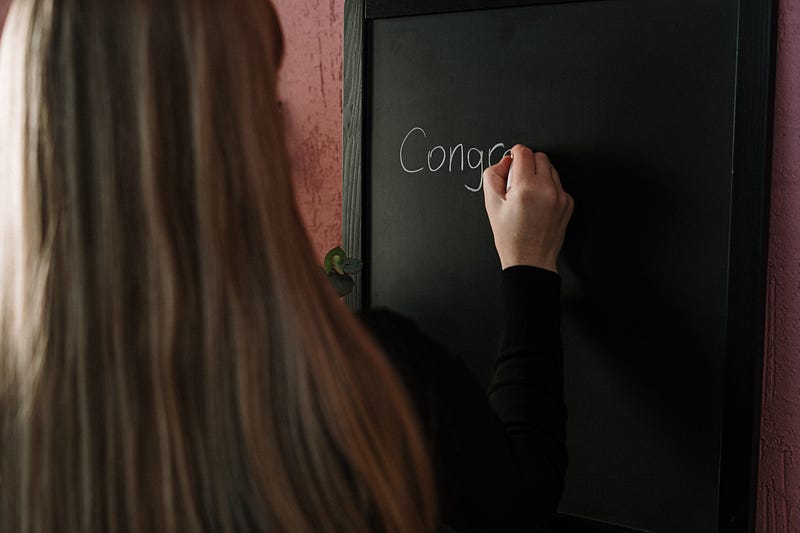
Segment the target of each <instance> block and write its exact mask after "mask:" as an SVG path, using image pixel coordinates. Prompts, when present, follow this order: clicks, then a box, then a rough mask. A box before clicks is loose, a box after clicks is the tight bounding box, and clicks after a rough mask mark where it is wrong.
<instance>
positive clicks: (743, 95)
mask: <svg viewBox="0 0 800 533" xmlns="http://www.w3.org/2000/svg"><path fill="white" fill-rule="evenodd" d="M574 1H581V0H547V1H542V0H539V1H537V0H493V1H492V0H346V2H345V20H344V38H345V43H344V53H345V57H344V110H343V113H344V116H343V134H344V154H343V189H342V204H343V221H342V223H343V224H342V225H343V227H342V233H343V237H342V239H343V245H344V248H345V250H347V251H348V253H349V254H351V255H353V256H356V257H362V258H365V259H366V264H367V268H369V257H370V250H369V242H368V240H366V239H365V238H364V235H365V233H364V232H365V230H367V229H368V228H369V223H370V222H369V220H368V219H367V217H366V215H367V213H368V210H366V209H364V205H363V202H364V199H365V198H369V194H370V191H369V181H368V180H365V179H364V169H365V168H368V164H369V160H368V157H369V153H370V146H369V135H368V134H367V133H368V131H367V129H366V127H367V126H368V125H369V120H370V117H369V116H368V115H367V113H368V112H367V110H368V109H369V106H368V105H365V103H366V102H365V95H368V94H369V83H370V77H369V72H367V71H366V70H365V69H366V66H367V65H369V64H370V58H369V57H368V46H367V45H366V44H367V43H368V42H369V38H370V31H371V24H370V21H372V20H374V19H377V18H385V17H397V16H409V15H423V14H430V13H446V12H456V11H467V10H475V9H492V8H501V7H513V6H524V5H535V4H553V3H564V2H574ZM589 1H605V0H589ZM776 4H777V3H776V2H775V0H739V1H738V6H739V20H738V44H737V67H736V68H737V75H736V87H735V117H736V118H735V124H734V143H733V159H732V175H731V188H732V193H731V229H730V235H729V246H730V252H729V263H728V264H729V285H728V306H727V341H726V356H725V376H724V399H723V402H724V403H723V410H722V421H721V426H722V437H721V442H720V478H719V483H718V491H719V492H718V495H719V499H718V502H719V504H718V531H719V532H720V533H723V532H724V533H745V532H749V531H753V530H754V529H755V510H756V479H757V467H758V448H759V431H760V413H761V380H762V366H763V349H764V320H765V306H766V255H767V254H766V252H767V242H768V225H767V224H768V218H769V181H770V179H769V178H770V175H771V155H772V114H773V93H774V71H775V69H774V58H775V38H776V29H775V25H776V19H777V16H776ZM365 274H367V273H365ZM359 278H360V279H359V280H358V281H357V283H356V287H355V290H354V291H353V293H352V294H351V295H349V296H348V297H347V299H346V302H347V305H348V306H349V307H350V308H352V309H360V308H362V307H366V306H369V287H368V283H369V282H368V279H369V276H368V275H363V276H359ZM558 530H559V531H563V532H578V531H580V532H590V531H591V532H600V531H617V532H622V531H631V530H626V529H623V528H618V527H615V526H609V525H607V524H602V523H600V522H592V521H587V520H583V519H578V518H575V517H569V516H562V517H561V524H560V526H559V529H558Z"/></svg>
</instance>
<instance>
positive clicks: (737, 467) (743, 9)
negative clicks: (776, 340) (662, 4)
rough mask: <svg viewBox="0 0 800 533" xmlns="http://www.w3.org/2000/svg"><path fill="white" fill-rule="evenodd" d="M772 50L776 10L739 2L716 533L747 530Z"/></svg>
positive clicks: (757, 424) (769, 4)
mask: <svg viewBox="0 0 800 533" xmlns="http://www.w3.org/2000/svg"><path fill="white" fill-rule="evenodd" d="M776 42H777V2H776V1H775V0H766V1H763V2H762V1H760V0H740V2H739V36H738V43H737V60H736V61H737V79H736V104H735V105H736V109H735V114H736V115H735V116H736V119H735V125H734V146H733V161H732V163H733V165H732V166H733V168H732V174H733V179H732V190H731V229H730V231H731V239H730V255H729V277H728V280H729V285H728V322H727V335H728V338H727V349H726V361H725V366H726V368H725V376H724V379H725V382H724V389H723V390H724V392H723V413H722V436H721V447H720V470H719V471H720V480H719V484H718V487H719V501H718V508H719V517H718V528H717V529H718V531H719V532H720V533H746V532H750V531H754V530H755V520H756V506H757V502H756V499H757V491H758V485H757V479H758V458H759V444H760V430H761V392H762V379H763V359H764V334H765V320H766V291H767V247H768V242H769V196H770V180H771V171H772V133H773V132H772V127H773V115H774V88H775V56H776ZM754 222H755V223H754Z"/></svg>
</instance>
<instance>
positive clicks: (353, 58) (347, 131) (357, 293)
mask: <svg viewBox="0 0 800 533" xmlns="http://www.w3.org/2000/svg"><path fill="white" fill-rule="evenodd" d="M364 8H365V5H364V0H345V4H344V49H343V50H344V65H343V67H344V80H343V91H342V98H343V106H342V109H343V116H342V123H343V131H342V135H343V138H342V152H343V153H342V246H343V247H344V249H345V251H346V252H347V253H348V255H350V256H352V257H358V258H360V259H362V260H363V261H364V262H365V267H364V271H363V272H361V273H360V274H359V275H358V276H356V280H355V282H356V284H355V287H354V288H353V292H352V293H350V294H349V295H347V296H345V304H346V305H347V306H348V307H349V308H350V309H352V310H353V311H359V310H361V309H362V308H363V307H364V301H363V298H364V297H365V295H366V294H367V291H366V290H365V287H364V285H365V278H366V277H367V276H368V275H369V272H370V268H369V264H368V263H367V256H366V255H365V253H364V252H365V249H364V242H365V241H364V239H363V235H362V231H363V228H364V225H363V224H362V220H363V215H364V209H363V196H362V194H363V185H364V181H363V175H362V173H363V169H364V164H363V158H364V151H363V145H364V115H363V112H364V92H363V90H364V75H363V73H364V63H365V61H364V59H365V58H364V51H365V46H364V45H365V43H364V26H365V24H364V21H365V18H364Z"/></svg>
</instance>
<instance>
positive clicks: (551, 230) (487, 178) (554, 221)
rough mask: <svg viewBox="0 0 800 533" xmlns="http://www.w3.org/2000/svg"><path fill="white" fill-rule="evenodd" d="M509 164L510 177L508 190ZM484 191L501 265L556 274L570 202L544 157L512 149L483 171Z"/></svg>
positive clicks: (571, 206)
mask: <svg viewBox="0 0 800 533" xmlns="http://www.w3.org/2000/svg"><path fill="white" fill-rule="evenodd" d="M512 161H513V163H514V172H513V177H512V180H511V183H510V186H509V188H508V190H506V183H507V180H508V173H509V170H510V169H511V163H512ZM483 191H484V197H485V200H486V213H487V214H488V215H489V223H490V224H491V226H492V232H493V233H494V244H495V246H496V247H497V253H498V255H499V256H500V264H501V265H502V267H503V268H504V269H505V268H508V267H511V266H515V265H531V266H536V267H540V268H545V269H547V270H552V271H553V272H557V267H556V260H557V259H558V253H559V252H560V251H561V245H562V244H563V243H564V233H565V232H566V229H567V223H568V222H569V218H570V216H572V209H573V205H574V204H573V201H572V197H571V196H570V195H569V194H567V193H566V192H565V191H564V189H563V188H562V187H561V180H560V178H559V176H558V172H557V171H556V169H555V168H554V167H553V165H552V164H551V163H550V160H549V159H548V158H547V155H545V154H544V153H542V152H536V153H534V152H533V151H532V150H531V149H530V148H528V147H526V146H522V145H519V144H518V145H516V146H514V148H512V149H511V156H510V157H509V156H506V157H504V158H503V159H502V160H501V161H500V162H499V163H497V164H496V165H493V166H491V167H489V168H487V169H486V170H485V171H484V173H483Z"/></svg>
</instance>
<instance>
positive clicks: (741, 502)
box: [344, 0, 773, 532]
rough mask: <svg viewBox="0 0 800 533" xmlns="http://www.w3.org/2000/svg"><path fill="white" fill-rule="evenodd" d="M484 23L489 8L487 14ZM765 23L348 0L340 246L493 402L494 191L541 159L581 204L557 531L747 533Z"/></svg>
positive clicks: (628, 1) (381, 300)
mask: <svg viewBox="0 0 800 533" xmlns="http://www.w3.org/2000/svg"><path fill="white" fill-rule="evenodd" d="M490 8H491V9H490ZM772 9H773V6H772V2H748V1H741V2H736V1H731V0H671V1H664V0H597V1H588V2H547V3H544V2H532V1H528V2H524V1H513V0H512V1H505V2H503V1H501V2H481V1H477V0H472V1H469V2H454V1H438V2H437V1H430V0H428V1H425V2H423V1H411V0H406V1H404V2H388V1H378V0H376V1H373V2H371V1H369V0H367V1H366V2H364V1H355V0H353V1H349V2H348V4H347V7H346V11H347V22H346V40H347V42H346V80H345V176H344V180H345V181H344V232H345V239H344V240H345V248H346V249H347V250H348V252H350V253H352V254H353V255H360V256H361V257H362V258H363V259H364V260H365V263H366V269H365V272H364V275H363V277H362V280H361V286H360V287H359V288H358V290H357V292H356V295H355V296H354V297H353V298H352V299H351V300H350V304H351V305H352V306H353V307H360V306H366V305H372V306H387V307H390V308H393V309H395V310H397V311H399V312H401V313H404V314H406V315H409V316H411V317H412V318H414V319H415V320H416V322H417V323H418V324H419V325H420V327H421V328H422V329H423V330H424V331H426V332H427V333H428V334H429V335H431V336H432V337H434V338H436V339H438V340H439V341H441V342H442V343H443V344H445V345H446V346H448V347H449V348H450V349H452V350H453V351H454V352H457V353H460V354H461V355H462V356H463V357H464V358H465V360H466V361H467V363H468V365H469V366H470V368H471V369H472V370H473V372H474V373H475V375H476V377H477V378H478V379H479V380H481V381H483V382H484V383H485V382H486V381H487V380H488V376H489V371H490V368H491V363H492V358H493V355H494V348H495V345H496V342H497V331H498V318H499V317H498V314H499V313H498V309H499V302H498V297H499V292H498V290H497V286H498V282H499V268H500V267H499V261H498V259H497V257H496V252H495V251H494V248H493V244H492V236H491V230H490V228H489V225H488V222H487V220H486V216H485V213H484V209H483V194H482V191H481V173H482V170H483V169H484V168H485V167H486V166H487V165H489V164H490V163H494V162H496V161H497V160H499V159H500V157H502V154H503V153H504V151H505V150H506V149H508V148H511V146H512V145H513V144H514V143H523V144H527V145H529V146H531V147H533V148H535V149H537V150H542V151H546V152H547V153H548V154H549V155H550V156H551V159H552V160H553V162H554V164H555V165H556V167H557V168H558V169H559V172H560V174H561V176H562V181H563V183H564V187H565V189H566V190H567V191H569V192H570V193H571V194H572V195H573V197H574V199H575V203H576V209H575V214H574V217H573V220H572V222H571V224H570V228H569V231H568V236H567V241H566V243H565V247H564V250H563V253H562V259H561V262H560V265H559V270H560V272H561V274H562V279H563V284H564V291H563V293H564V296H563V311H564V312H563V317H564V327H563V333H564V341H565V359H566V362H565V376H566V389H567V404H568V408H569V416H570V419H569V424H568V435H569V436H568V447H569V453H570V468H569V471H568V474H567V488H566V492H565V495H564V498H563V501H562V505H561V508H560V512H561V514H562V525H561V526H560V527H561V530H563V531H606V530H614V531H623V530H634V531H659V532H662V531H663V532H706V531H748V530H749V529H750V528H751V526H752V520H753V511H754V506H753V485H754V479H753V477H752V468H753V465H754V464H755V463H754V460H755V459H754V457H755V456H754V453H755V452H754V447H753V443H754V442H755V438H756V437H757V423H756V421H757V416H758V412H759V405H758V393H759V376H760V356H761V355H760V351H761V339H762V335H763V331H762V324H763V301H764V281H763V280H764V257H765V241H764V234H765V230H766V216H765V213H766V198H767V194H766V191H767V184H768V175H769V124H770V111H769V110H770V98H771V76H770V72H771V58H772V48H773V45H772V37H771V36H772Z"/></svg>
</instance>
